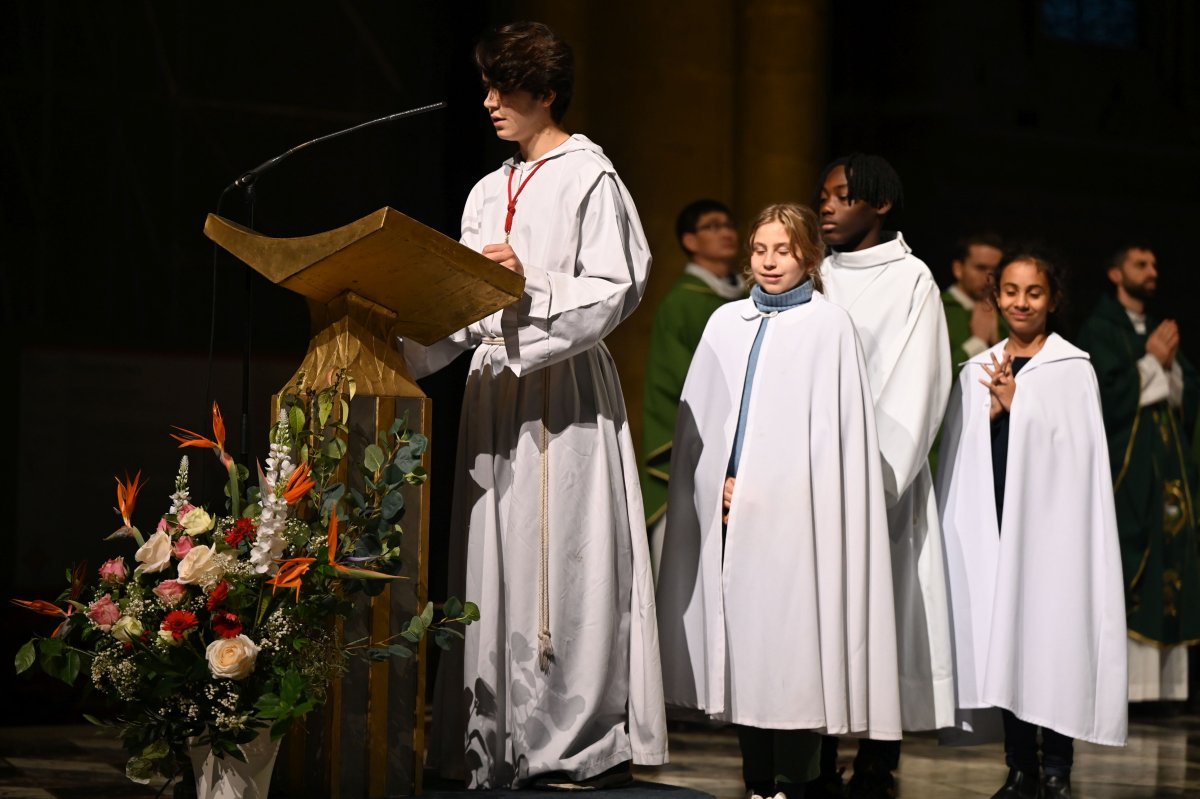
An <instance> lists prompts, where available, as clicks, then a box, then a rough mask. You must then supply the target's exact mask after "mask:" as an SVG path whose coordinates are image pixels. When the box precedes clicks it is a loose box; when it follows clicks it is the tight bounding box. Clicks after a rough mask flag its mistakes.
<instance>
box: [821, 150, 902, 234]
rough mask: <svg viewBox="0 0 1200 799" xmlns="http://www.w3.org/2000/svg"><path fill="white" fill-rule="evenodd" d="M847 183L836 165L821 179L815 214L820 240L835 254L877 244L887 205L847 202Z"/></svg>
mask: <svg viewBox="0 0 1200 799" xmlns="http://www.w3.org/2000/svg"><path fill="white" fill-rule="evenodd" d="M849 192H850V183H849V181H848V179H847V178H846V167H844V166H836V167H834V168H833V169H831V170H830V171H829V174H828V175H827V176H826V177H825V185H823V186H822V187H821V198H820V202H819V207H818V208H817V211H818V212H819V213H820V215H821V239H822V240H823V241H824V242H825V243H826V244H827V245H828V246H829V247H830V248H832V249H833V250H836V251H837V252H857V251H858V250H865V249H867V248H868V247H874V246H875V245H877V244H879V243H880V241H881V236H880V234H881V231H882V230H883V218H884V217H885V216H887V213H888V211H890V210H892V204H891V203H884V204H883V205H881V206H879V207H878V208H876V207H875V206H873V205H871V204H870V203H866V202H863V201H862V200H854V201H851V200H849V199H848V195H849Z"/></svg>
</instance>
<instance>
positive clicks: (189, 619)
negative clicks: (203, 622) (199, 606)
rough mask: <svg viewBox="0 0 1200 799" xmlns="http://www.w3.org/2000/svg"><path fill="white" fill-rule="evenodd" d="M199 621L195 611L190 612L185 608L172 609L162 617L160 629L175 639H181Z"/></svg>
mask: <svg viewBox="0 0 1200 799" xmlns="http://www.w3.org/2000/svg"><path fill="white" fill-rule="evenodd" d="M199 623H200V622H199V620H198V619H197V618H196V614H195V613H190V612H188V611H186V610H173V611H171V612H170V613H168V614H167V617H166V618H165V619H163V623H162V629H164V630H166V631H168V632H169V633H171V635H173V636H175V640H176V641H181V640H183V636H184V634H185V633H186V632H187V631H188V630H190V629H192V628H193V627H195V626H196V625H197V624H199Z"/></svg>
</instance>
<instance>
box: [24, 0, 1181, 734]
mask: <svg viewBox="0 0 1200 799" xmlns="http://www.w3.org/2000/svg"><path fill="white" fill-rule="evenodd" d="M1198 16H1200V14H1198V12H1197V9H1196V7H1195V6H1194V4H1192V3H1189V2H1187V0H1157V1H1156V2H1142V3H1138V2H1133V1H1132V0H1090V1H1089V0H1069V1H1067V0H1015V1H1014V2H1007V3H960V2H954V1H953V0H932V1H931V2H927V3H920V4H895V3H890V4H885V3H878V4H876V3H861V2H836V3H831V2H828V0H791V1H785V0H775V1H774V2H772V1H771V0H747V1H746V2H735V0H694V1H693V2H687V3H684V2H653V3H633V2H628V3H626V2H605V3H600V2H589V1H586V0H574V1H573V2H553V3H552V2H537V0H515V1H509V2H494V3H487V2H482V1H481V0H477V1H475V2H465V1H464V2H432V1H426V0H421V1H418V2H404V3H400V2H388V3H384V2H365V1H362V0H359V1H356V0H339V1H338V2H330V3H324V4H319V5H315V4H314V5H301V4H295V3H290V4H289V3H282V2H268V3H255V4H246V3H238V2H212V3H204V4H195V3H185V2H152V1H151V0H141V2H126V3H107V4H85V3H72V2H55V1H53V0H48V1H46V2H33V1H31V0H30V1H25V2H14V3H8V4H5V6H4V8H3V10H2V11H0V141H2V142H3V143H2V146H0V225H2V226H3V244H2V245H0V267H2V271H0V333H2V334H3V335H2V336H0V341H2V342H3V343H2V345H0V346H3V348H4V349H3V351H2V352H0V354H2V355H3V356H4V357H5V360H4V365H5V372H4V373H5V380H4V383H3V385H4V386H5V388H6V390H5V391H4V393H3V394H2V395H0V396H3V398H4V399H5V403H4V412H5V414H6V418H7V422H8V424H7V425H6V429H7V430H8V431H9V432H8V436H7V440H6V442H5V443H6V444H7V449H6V453H5V454H6V455H7V457H5V458H3V459H2V460H3V464H4V465H3V467H2V468H3V470H4V471H3V473H0V479H2V480H3V486H4V487H5V489H6V492H5V496H6V499H7V502H6V503H5V518H6V525H5V528H4V529H5V532H4V533H3V535H2V537H0V542H3V543H4V544H5V546H6V550H5V551H6V554H7V557H4V558H0V589H2V590H0V593H3V595H4V596H5V597H8V596H12V595H17V596H52V595H53V594H54V593H55V592H56V591H57V590H58V587H59V585H60V583H59V580H60V577H61V573H62V570H63V568H65V566H66V565H67V564H68V563H69V562H72V561H74V560H77V559H81V558H86V559H87V560H88V561H89V562H91V563H92V564H96V563H98V562H99V561H100V560H101V559H103V558H105V557H109V556H110V555H111V550H110V548H109V546H108V545H102V544H101V543H100V542H99V541H100V538H102V537H103V535H105V534H107V533H108V532H109V531H110V530H112V529H113V528H115V527H116V525H117V522H116V519H115V517H114V516H112V515H111V512H110V511H109V508H111V506H112V505H113V484H112V483H111V479H110V476H111V475H114V474H122V473H123V472H124V471H126V470H128V471H130V472H133V471H136V470H137V469H139V468H140V469H144V470H145V474H146V475H147V476H148V477H149V484H148V486H147V488H146V490H145V491H144V493H143V496H142V499H141V510H140V511H139V520H140V521H141V522H142V524H143V525H145V524H148V523H149V520H150V519H152V518H153V516H154V514H156V513H158V512H160V511H161V510H162V509H163V508H164V507H165V505H166V502H167V499H166V497H167V495H168V494H169V493H170V490H171V487H170V482H171V480H172V477H173V474H174V469H175V465H176V462H177V455H178V453H177V451H176V450H175V449H174V448H173V444H172V442H171V441H170V439H168V438H167V433H168V432H169V426H170V425H171V424H179V425H183V426H186V427H192V428H194V429H197V430H203V429H205V428H206V425H207V413H206V399H205V398H206V396H207V395H209V394H210V393H211V395H212V396H214V397H215V398H217V399H218V400H219V401H220V402H221V404H222V407H223V408H224V409H225V411H226V415H227V418H228V419H229V420H230V428H231V431H230V433H231V440H232V441H233V442H235V443H236V442H237V441H238V439H239V437H240V432H241V426H242V425H241V424H240V421H239V420H238V419H237V415H238V414H237V408H238V407H239V406H240V399H241V382H242V381H241V365H240V362H241V355H242V351H243V347H244V342H245V340H246V337H247V334H248V333H249V334H250V335H251V336H252V341H253V344H252V360H251V363H252V379H251V388H250V402H251V404H250V417H249V418H250V426H249V427H250V434H251V435H250V439H249V442H248V444H249V453H250V455H251V456H252V457H255V456H258V455H259V454H261V452H262V451H263V449H264V448H265V430H266V427H267V421H268V420H267V403H268V401H269V397H270V394H271V393H272V392H273V391H274V390H276V389H277V388H278V387H279V386H280V385H281V384H282V382H283V381H284V380H286V379H287V377H288V376H290V374H291V373H292V371H293V370H294V369H295V367H296V365H297V364H298V362H299V359H300V357H301V356H302V354H303V351H304V348H305V344H306V342H307V340H308V336H309V334H310V331H309V326H308V317H307V312H306V309H305V307H304V304H303V302H302V301H301V300H299V299H298V298H296V297H294V296H291V295H289V294H288V293H287V292H285V291H282V290H279V289H276V288H275V287H273V286H270V285H269V284H267V283H266V282H265V281H263V280H261V279H258V278H257V277H255V278H253V279H252V280H251V281H250V291H249V292H247V290H246V277H245V271H244V270H243V269H242V267H241V266H240V265H238V264H236V263H233V262H231V261H229V260H228V259H221V260H220V261H219V262H218V264H217V268H216V271H215V280H214V269H213V254H212V250H211V247H210V245H209V242H208V241H207V240H206V239H205V238H204V237H203V235H202V233H201V228H202V226H203V221H204V216H205V214H206V213H208V212H210V211H213V210H215V208H216V202H217V197H218V195H219V194H220V192H221V189H222V188H223V187H224V186H226V185H227V184H228V183H229V182H230V181H232V180H233V179H234V178H235V177H236V176H237V175H238V174H239V173H240V172H241V171H243V170H245V169H247V168H249V167H252V166H254V165H256V164H258V163H260V162H262V161H264V160H266V159H267V158H269V157H271V156H273V155H275V154H277V153H280V152H282V151H284V150H286V149H288V148H289V147H291V146H293V145H295V144H297V143H299V142H302V141H305V140H307V139H310V138H312V137H314V136H317V135H320V134H323V133H326V132H329V131H331V130H335V129H338V128H341V127H346V126H349V125H352V124H355V123H357V122H361V121H364V120H367V119H370V118H373V117H377V116H382V115H384V114H387V113H390V112H393V111H397V110H401V109H404V108H408V107H412V106H418V105H423V104H426V103H429V102H433V101H437V100H447V101H449V103H450V108H449V109H448V110H447V111H443V112H437V113H434V114H430V115H427V116H424V117H421V118H419V119H414V120H410V121H408V122H405V123H401V124H398V125H394V126H389V127H384V128H377V129H374V130H372V131H369V132H365V133H362V134H359V135H357V136H356V137H354V138H351V139H343V140H340V141H338V142H334V143H331V144H330V145H327V146H325V147H324V148H322V149H320V150H311V151H307V152H305V153H302V154H299V155H297V156H296V157H294V158H293V159H291V160H289V161H288V162H286V163H285V164H283V165H281V166H279V167H278V168H277V169H275V170H274V171H272V172H271V173H270V174H268V175H266V176H264V177H263V178H262V180H261V181H260V183H259V187H258V193H257V203H256V212H255V218H254V226H255V227H256V228H258V229H260V230H262V231H264V232H266V233H269V234H272V235H300V234H306V233H313V232H317V231H321V230H327V229H329V228H332V227H336V226H338V225H341V224H344V223H346V222H349V221H351V220H353V219H356V218H358V217H360V216H362V215H363V214H365V213H367V212H369V211H372V210H374V209H376V208H379V207H381V206H384V205H391V206H393V207H395V208H397V209H399V210H401V211H403V212H405V213H407V214H409V215H411V216H413V217H415V218H416V219H419V220H421V221H422V222H425V223H426V224H428V225H430V226H432V227H434V228H436V229H438V230H441V231H442V232H444V233H446V234H447V235H451V236H455V235H457V232H458V230H457V229H458V218H459V213H460V210H461V206H462V202H463V200H464V199H465V196H466V194H467V191H468V190H469V189H470V186H471V185H472V184H473V183H474V182H475V181H476V180H477V179H478V178H479V177H480V176H482V175H483V174H484V173H485V172H487V171H489V170H491V169H494V168H495V166H496V165H497V164H498V163H499V162H500V161H501V160H503V158H505V157H506V156H507V155H508V154H509V153H510V151H511V147H510V146H508V145H505V144H503V143H500V142H497V141H495V139H494V137H493V136H492V133H491V129H490V125H489V124H488V121H487V119H486V116H485V115H484V114H483V112H482V110H481V107H480V100H481V93H480V91H479V83H478V77H477V76H476V75H475V74H474V72H473V69H472V67H471V64H470V49H471V46H472V44H473V42H474V40H475V39H476V38H477V36H478V35H479V33H480V32H481V31H482V30H484V29H485V28H487V27H489V26H491V25H494V24H497V23H499V22H503V21H507V20H510V19H518V18H538V19H543V20H544V21H546V22H548V23H550V24H551V25H553V26H555V27H556V28H559V29H560V30H561V31H562V32H563V33H564V34H565V35H566V36H567V38H568V39H569V40H570V41H571V42H572V44H573V45H574V46H575V49H576V52H577V55H578V62H579V75H578V81H577V99H576V101H575V104H574V106H573V108H572V111H571V113H570V114H568V116H567V119H566V121H567V123H568V126H569V127H570V128H571V129H572V130H578V131H580V132H583V133H586V134H588V135H589V136H591V137H592V138H594V139H595V140H596V141H597V142H599V143H600V144H601V145H603V146H604V147H605V149H606V151H607V152H609V154H610V155H611V156H612V157H613V160H614V162H615V163H616V165H617V167H618V169H619V170H620V172H621V175H622V177H623V179H624V180H625V182H626V183H627V185H628V186H629V188H630V190H631V192H632V194H633V196H634V198H635V199H636V201H637V203H638V207H639V211H640V213H641V216H642V219H643V222H644V224H645V227H646V230H647V234H648V237H649V239H650V242H651V245H652V249H653V251H654V253H655V257H656V262H655V269H654V272H653V274H652V278H651V281H650V285H649V286H648V288H647V292H646V298H645V301H644V303H643V307H642V308H640V309H639V310H638V312H637V313H635V315H634V316H633V317H632V318H631V319H630V320H629V321H628V322H627V323H626V324H625V325H623V326H622V328H620V329H618V331H617V332H616V333H615V334H614V335H613V337H612V338H611V340H610V346H611V347H612V349H613V351H614V353H615V355H616V357H617V360H618V364H619V366H620V369H621V373H622V379H623V383H624V389H625V394H626V399H627V403H628V405H629V408H630V412H631V419H632V422H633V426H634V428H635V433H636V432H637V431H638V430H639V429H640V424H639V422H638V416H639V413H640V406H641V381H642V369H643V364H644V355H645V340H646V334H647V332H648V330H649V326H650V322H651V319H652V316H653V310H654V306H655V305H656V303H657V300H658V299H659V298H661V296H662V295H663V293H664V292H665V291H666V289H667V287H668V286H669V285H670V283H671V282H672V280H673V279H674V277H675V275H677V274H678V272H679V270H680V269H681V268H682V258H681V257H680V255H679V254H678V250H677V248H676V245H675V242H674V237H673V234H672V232H671V229H672V224H673V220H674V216H675V214H676V212H677V210H678V209H679V207H681V206H682V205H683V204H684V203H685V202H687V201H689V200H691V199H694V198H695V197H697V196H704V195H708V196H716V197H718V198H720V199H725V200H727V201H729V202H731V203H732V204H734V206H735V209H736V211H737V212H738V213H739V215H740V216H741V217H742V218H747V217H750V216H752V215H753V214H754V212H755V211H757V209H758V207H760V206H761V205H763V204H765V203H767V202H770V201H778V200H787V199H799V200H807V199H808V198H809V197H810V196H811V192H812V184H813V181H814V179H815V177H816V175H817V173H818V172H819V169H820V167H821V165H822V164H823V163H824V162H825V161H827V160H828V159H830V158H832V157H834V156H836V155H842V154H845V153H847V152H849V151H851V150H856V149H861V150H867V151H874V152H879V153H882V154H884V155H885V156H887V157H888V158H889V159H890V160H891V161H892V162H893V163H894V164H895V166H896V167H897V169H898V170H899V172H900V174H901V176H902V177H903V179H904V181H905V185H906V190H907V196H908V202H907V204H906V207H905V208H904V209H903V210H902V211H901V212H899V213H898V214H897V215H896V218H895V220H894V221H895V222H896V224H897V226H898V227H900V228H901V229H902V230H903V231H904V233H905V236H906V238H907V239H908V240H909V242H910V243H911V244H912V245H913V247H914V250H915V252H916V253H917V254H918V255H919V256H921V257H922V258H924V259H925V260H926V261H927V262H928V263H929V264H930V266H931V267H932V268H933V269H934V271H935V274H937V275H938V277H939V279H941V280H942V281H943V282H945V281H946V280H948V275H949V260H950V256H951V248H952V245H953V242H954V240H955V239H956V238H957V237H958V236H959V235H960V234H961V233H963V232H965V231H967V230H969V229H973V228H978V227H987V228H992V229H996V230H998V231H1000V232H1001V233H1004V234H1006V235H1010V236H1012V237H1021V238H1037V239H1040V240H1042V241H1043V242H1045V243H1046V244H1048V245H1050V246H1051V247H1053V248H1054V249H1055V250H1056V251H1057V252H1058V253H1059V254H1060V257H1061V258H1062V259H1063V260H1064V261H1065V262H1067V263H1068V264H1069V265H1070V266H1071V267H1073V270H1074V274H1075V278H1074V282H1073V284H1072V293H1073V295H1074V300H1075V302H1074V303H1073V304H1074V306H1075V309H1076V311H1077V312H1082V311H1085V310H1086V309H1087V308H1088V307H1089V306H1090V304H1091V302H1092V301H1094V298H1095V297H1096V296H1097V293H1098V292H1099V291H1101V290H1103V289H1104V287H1105V282H1104V276H1103V266H1104V263H1105V258H1106V256H1107V254H1108V253H1109V251H1110V250H1111V249H1113V248H1114V247H1116V246H1117V245H1118V244H1120V243H1121V242H1124V241H1128V240H1137V241H1144V242H1148V243H1149V244H1150V245H1151V246H1153V247H1154V248H1155V249H1156V251H1157V253H1158V255H1159V261H1160V265H1161V267H1162V270H1163V276H1162V279H1161V294H1162V297H1161V299H1160V302H1159V310H1160V311H1162V312H1164V313H1165V314H1167V315H1173V316H1176V317H1178V318H1179V319H1180V321H1181V326H1182V328H1183V336H1184V347H1185V350H1187V351H1188V352H1189V353H1191V354H1192V355H1193V356H1195V355H1197V354H1200V348H1198V347H1197V341H1198V339H1200V333H1195V332H1194V328H1195V321H1194V320H1195V315H1194V314H1192V313H1191V308H1192V306H1193V304H1194V294H1193V293H1192V291H1191V289H1192V286H1193V285H1194V279H1193V272H1194V267H1193V259H1192V257H1191V254H1190V252H1189V249H1190V248H1189V244H1190V241H1189V240H1188V239H1189V235H1190V233H1191V232H1192V230H1193V229H1194V227H1195V222H1194V220H1195V219H1196V216H1197V214H1198V213H1200V198H1198V197H1197V194H1196V191H1195V188H1194V186H1195V183H1196V180H1197V177H1200V59H1198V56H1197V39H1198V38H1200V19H1198ZM224 214H225V215H226V216H229V217H231V218H233V219H235V220H238V221H247V219H246V208H245V205H244V204H243V203H242V202H241V200H240V198H236V197H235V198H232V199H231V200H230V201H229V202H228V204H227V205H226V206H225V208H224ZM214 288H215V294H214ZM214 296H215V299H216V313H215V320H216V324H215V326H214V327H210V323H211V321H212V318H213V317H212V316H211V313H212V308H213V302H214ZM1077 316H1078V313H1077ZM210 329H212V330H214V331H215V332H214V333H213V334H212V342H213V346H212V352H213V358H212V361H211V366H210V359H209V341H210ZM210 372H211V378H210ZM462 374H463V364H462V363H461V362H460V363H459V364H457V365H456V366H455V367H454V368H452V369H450V370H447V372H445V373H443V374H442V375H439V376H438V377H437V378H436V379H434V380H432V381H430V382H428V383H427V384H426V389H427V390H428V391H430V393H431V394H432V395H433V396H434V398H435V401H436V411H435V414H434V416H435V420H436V424H437V428H436V429H435V431H434V441H435V452H434V466H433V475H434V482H433V486H434V491H435V502H437V503H439V504H438V508H439V511H438V514H437V515H436V516H435V518H434V525H433V537H434V539H435V541H437V540H438V539H439V530H444V524H445V509H446V507H447V505H448V501H449V488H450V480H449V474H450V468H451V463H450V459H451V458H452V457H453V441H454V436H455V433H454V431H455V428H456V426H457V415H458V408H457V402H458V390H459V386H460V385H461V380H462ZM636 439H637V436H636V435H635V440H636ZM198 460H199V463H200V464H203V463H204V462H205V460H206V459H203V458H201V459H198ZM214 468H215V467H214V466H213V464H207V465H206V466H204V467H203V468H200V466H199V465H198V466H197V468H196V469H194V473H195V472H199V473H200V474H199V476H198V477H197V482H202V483H203V486H198V490H200V489H202V490H204V491H208V492H213V491H216V490H219V485H220V475H219V473H218V472H217V471H215V470H214ZM210 499H212V497H211V496H210ZM437 576H438V575H437V574H435V575H434V577H435V579H436V577H437ZM433 590H434V593H435V594H437V593H438V587H437V584H436V583H435V585H434V589H433ZM38 621H39V620H37V619H34V618H32V617H28V616H25V615H21V614H15V613H13V612H11V611H7V610H6V611H2V612H0V625H2V626H0V634H2V636H3V638H2V640H3V645H2V646H0V656H2V657H0V665H2V664H3V663H6V662H11V660H10V656H11V652H12V650H15V647H16V646H17V645H18V644H19V642H20V641H21V640H23V639H24V637H26V636H27V634H28V632H29V630H31V629H33V628H34V627H35V625H37V624H38ZM0 674H7V670H6V669H4V668H0ZM7 679H8V678H7V677H4V678H0V683H3V682H4V681H5V680H7ZM25 693H28V691H26V692H25ZM11 712H14V713H15V712H16V711H11ZM46 713H47V711H46V709H45V705H42V706H40V707H39V708H38V709H37V710H33V711H30V714H31V715H30V717H44V716H45V715H46Z"/></svg>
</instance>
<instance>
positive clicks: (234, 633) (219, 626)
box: [212, 610, 242, 638]
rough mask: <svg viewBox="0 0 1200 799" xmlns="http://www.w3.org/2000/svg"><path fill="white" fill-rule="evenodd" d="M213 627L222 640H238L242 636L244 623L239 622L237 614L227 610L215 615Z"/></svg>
mask: <svg viewBox="0 0 1200 799" xmlns="http://www.w3.org/2000/svg"><path fill="white" fill-rule="evenodd" d="M212 626H213V629H214V630H216V632H217V635H219V636H221V637H222V638H237V637H238V636H239V635H241V634H242V623H241V621H239V620H238V617H237V614H236V613H230V612H229V611H227V610H220V611H217V612H216V613H214V614H213V618H212Z"/></svg>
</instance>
